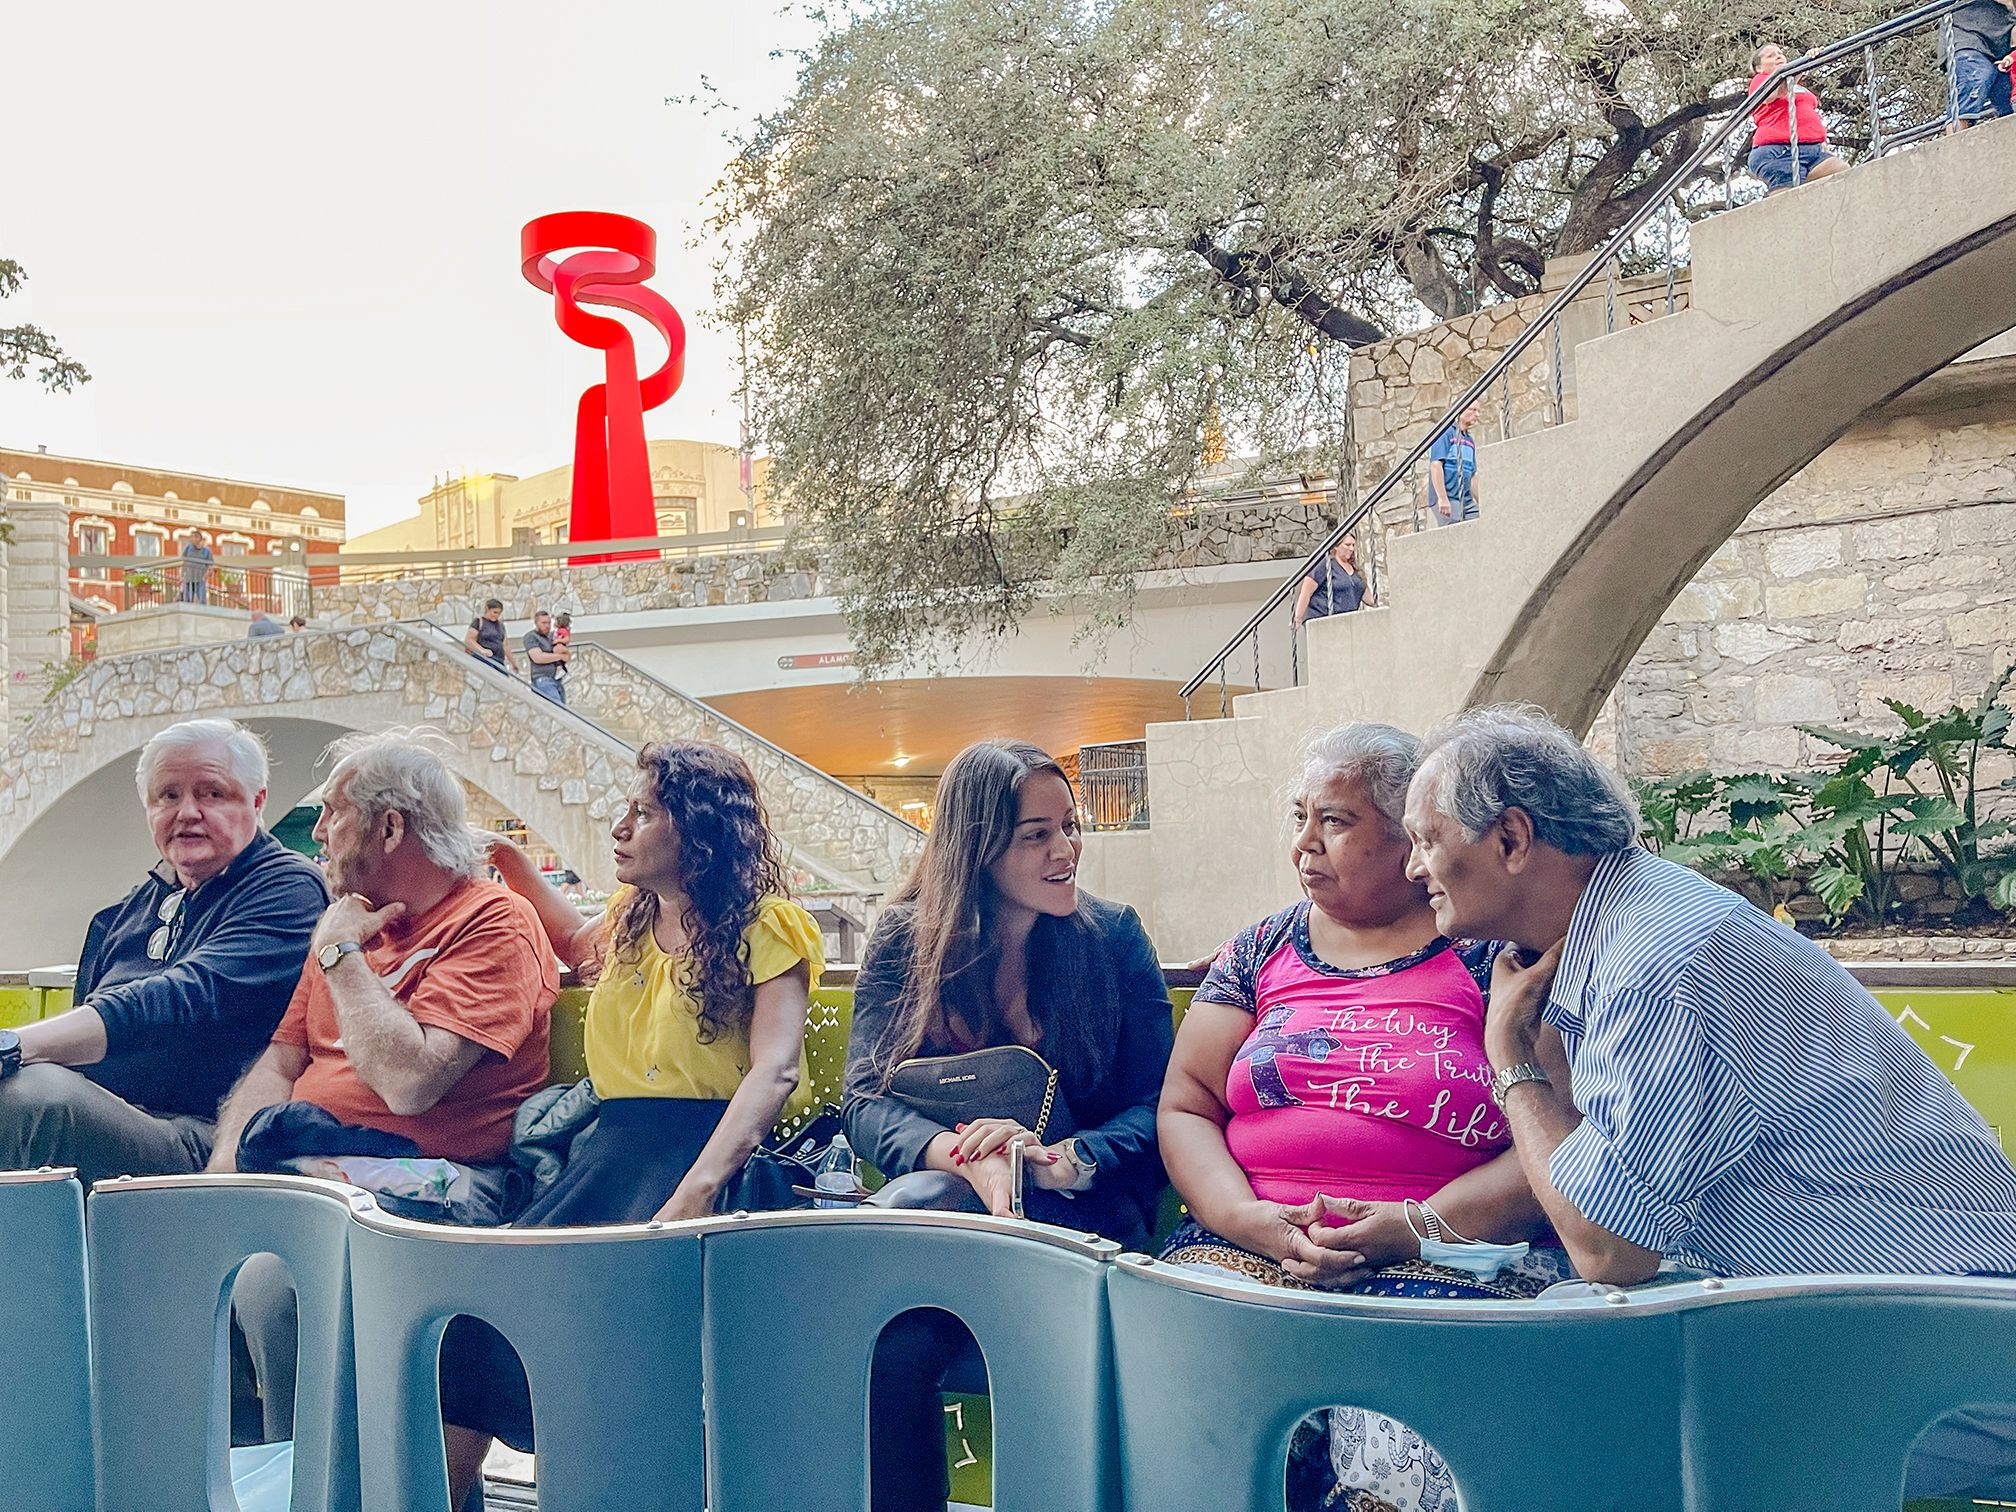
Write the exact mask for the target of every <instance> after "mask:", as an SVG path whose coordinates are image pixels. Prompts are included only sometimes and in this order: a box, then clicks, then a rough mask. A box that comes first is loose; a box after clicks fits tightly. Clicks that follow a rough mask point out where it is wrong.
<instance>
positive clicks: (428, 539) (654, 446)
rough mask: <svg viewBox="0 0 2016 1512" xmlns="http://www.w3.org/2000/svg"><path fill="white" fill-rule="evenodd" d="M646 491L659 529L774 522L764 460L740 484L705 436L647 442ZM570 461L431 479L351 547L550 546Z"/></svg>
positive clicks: (563, 511) (734, 455)
mask: <svg viewBox="0 0 2016 1512" xmlns="http://www.w3.org/2000/svg"><path fill="white" fill-rule="evenodd" d="M646 445H647V447H648V449H649V452H650V458H651V492H652V496H653V498H654V500H655V502H656V504H657V513H658V533H659V534H660V535H668V536H669V535H712V534H716V533H719V532H721V531H727V530H739V529H747V528H749V527H750V526H754V525H774V524H777V523H779V521H778V520H777V518H776V517H775V514H774V511H773V510H772V508H771V505H770V502H769V498H768V495H767V493H766V491H765V489H764V475H765V473H767V471H768V470H769V464H768V460H767V459H764V458H758V459H757V460H756V461H755V462H754V463H753V464H752V467H751V475H750V480H749V481H750V484H751V487H750V488H749V489H748V490H746V491H745V489H744V488H743V485H742V474H741V465H740V464H741V456H740V454H739V453H738V452H736V450H735V449H734V448H733V447H729V446H718V445H715V444H714V443H713V442H709V441H651V442H648V443H646ZM573 487H574V468H573V465H572V464H571V463H570V464H567V465H566V466H562V467H551V468H548V469H547V470H546V471H544V472H541V473H534V474H533V475H532V476H531V477H529V478H520V477H517V476H515V475H513V474H511V473H495V472H485V473H462V474H458V475H456V476H453V477H443V478H437V479H435V480H434V484H433V486H432V487H431V488H429V489H428V491H427V492H426V493H424V494H422V495H421V497H420V510H419V513H418V514H415V515H412V516H409V517H408V518H406V519H404V520H398V521H395V522H394V523H392V524H390V525H386V526H383V527H381V528H380V529H377V530H369V531H366V532H364V533H363V534H362V535H358V536H353V537H351V539H350V540H349V542H348V545H347V549H348V550H349V551H352V552H380V551H475V550H483V549H486V548H490V547H499V546H536V545H556V544H558V543H560V542H564V541H565V540H566V539H567V521H568V515H569V512H570V509H571V505H572V498H573Z"/></svg>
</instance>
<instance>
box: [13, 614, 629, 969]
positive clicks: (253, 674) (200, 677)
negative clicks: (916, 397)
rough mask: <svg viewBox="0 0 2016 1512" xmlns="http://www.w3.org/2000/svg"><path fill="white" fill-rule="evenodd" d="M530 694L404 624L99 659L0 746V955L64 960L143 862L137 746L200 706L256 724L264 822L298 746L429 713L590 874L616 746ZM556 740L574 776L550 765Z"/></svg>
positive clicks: (499, 791)
mask: <svg viewBox="0 0 2016 1512" xmlns="http://www.w3.org/2000/svg"><path fill="white" fill-rule="evenodd" d="M540 703H543V700H539V699H537V698H536V696H535V695H533V694H532V693H531V692H530V691H529V690H527V689H526V688H525V686H524V685H523V684H522V683H513V682H508V681H506V680H505V679H503V678H500V677H497V676H495V675H494V674H490V673H487V672H485V671H483V669H481V668H478V667H475V666H474V665H473V664H472V663H470V661H469V658H468V657H466V656H464V655H462V654H460V653H459V652H457V651H452V650H451V651H449V652H448V653H447V654H445V655H444V653H443V651H442V650H439V649H436V647H435V646H434V645H430V644H428V642H427V641H426V640H425V639H423V638H422V636H421V635H420V633H418V632H416V631H413V630H411V629H409V628H407V627H404V626H388V627H385V628H382V629H379V630H370V631H364V630H359V631H347V632H323V633H312V632H311V633H308V634H303V635H296V636H287V637H280V636H275V637H271V638H268V639H266V640H264V641H253V640H246V641H230V642H224V643H222V644H219V645H213V646H205V647H200V648H177V649H174V650H167V651H150V652H139V653H135V654H133V655H128V656H113V657H103V658H100V659H99V660H97V661H95V662H93V663H92V664H91V666H90V667H89V668H88V669H87V670H86V671H85V672H84V673H83V674H82V675H81V676H79V677H78V678H77V679H76V680H75V681H74V682H72V683H71V684H70V685H69V686H67V687H66V688H64V689H63V690H62V692H61V693H60V694H59V695H58V696H57V697H56V698H55V699H53V700H52V701H51V702H50V703H49V704H48V705H47V706H45V707H44V709H43V711H42V713H41V714H40V715H39V716H38V717H37V719H36V721H35V722H34V724H32V725H31V726H30V727H29V729H28V730H27V731H26V732H25V733H24V734H23V735H21V736H19V737H17V738H16V739H15V740H14V741H13V742H12V743H11V744H10V745H9V746H8V748H7V750H6V751H5V753H4V754H0V895H4V896H7V897H11V898H16V899H20V900H23V906H21V907H18V908H16V909H11V910H6V911H4V912H0V961H5V962H8V963H10V964H20V963H28V962H34V963H38V964H39V963H42V962H44V961H56V960H70V959H74V958H75V955H76V951H77V946H78V944H79V943H80V942H81V941H82V939H83V929H84V925H85V924H86V923H87V922H88V921H89V918H90V915H91V913H92V912H93V911H94V910H95V909H97V908H100V907H103V906H104V904H105V903H107V902H110V901H111V900H112V899H114V898H116V897H118V896H119V895H120V894H122V893H124V892H125V891H126V889H127V888H129V887H130V886H132V885H133V883H134V881H136V880H137V879H138V877H139V876H140V874H141V872H142V871H144V870H145V868H146V867H148V866H149V865H151V864H153V860H154V851H153V848H152V845H151V843H150V842H149V840H148V837H147V832H146V828H145V825H144V823H143V822H142V819H141V815H140V812H139V809H138V805H137V800H136V798H135V795H134V788H133V773H134V767H135V763H136V762H137V760H138V756H139V752H140V748H141V747H142V746H143V745H145V744H146V742H147V740H148V738H149V737H150V736H152V735H153V734H155V733H156V732H157V731H159V730H161V729H164V728H165V727H167V726H168V725H170V724H173V723H175V722H176V721H177V720H179V719H187V718H192V717H196V716H199V715H205V714H219V715H224V716H226V717H229V718H235V719H241V720H243V721H244V722H246V723H248V724H250V725H252V726H253V727H254V728H256V729H258V730H260V732H261V733H262V734H263V735H265V736H266V737H267V739H268V742H269V745H270V747H271V748H272V753H273V774H272V779H271V785H270V787H269V791H268V798H267V812H266V817H267V821H268V822H269V823H271V822H272V821H274V820H277V819H278V818H280V817H281V816H282V815H283V814H285V813H286V812H287V810H288V809H290V808H291V807H293V806H294V804H296V803H298V802H299V801H300V799H301V798H302V797H304V796H305V795H306V794H307V793H309V792H310V791H311V790H312V789H313V788H314V787H315V785H316V783H317V782H318V781H319V780H320V779H319V775H318V773H317V771H316V766H315V763H316V758H317V757H318V756H319V754H320V753H321V751H322V749H323V748H324V747H325V746H326V745H327V744H328V743H329V741H331V740H333V739H335V738H336V737H337V736H339V735H342V734H345V733H348V732H350V731H353V730H375V729H383V728H385V727H386V726H388V725H394V724H409V725H410V724H426V725H429V726H431V727H432V728H434V729H436V730H438V731H439V732H440V733H441V734H442V735H443V736H444V737H445V748H444V749H445V752H446V755H447V759H448V763H449V765H450V767H451V768H452V769H453V770H454V771H455V773H456V775H457V776H458V777H459V778H461V779H462V781H463V782H464V783H465V784H467V785H468V786H470V787H471V788H474V789H476V790H477V791H479V792H482V793H484V794H487V795H488V796H489V797H490V798H491V799H492V800H494V801H495V803H496V804H497V805H499V806H500V807H501V808H503V809H504V810H505V811H507V812H510V813H514V814H518V815H520V816H521V817H522V818H523V819H524V820H525V821H526V823H527V824H528V825H529V826H530V827H531V828H532V829H533V830H534V831H535V832H536V833H538V834H539V835H540V836H542V837H543V838H544V839H545V840H546V841H547V842H548V843H549V844H551V845H552V846H553V847H554V848H555V849H556V850H557V851H558V852H559V853H560V854H561V855H562V856H564V857H565V858H566V859H567V862H568V864H569V865H570V866H572V867H573V868H574V870H576V871H577V872H579V873H580V874H581V876H582V877H583V878H584V879H585V880H586V881H588V882H589V883H590V884H591V885H596V886H603V887H607V886H609V885H611V884H612V882H613V878H611V877H609V876H608V875H607V873H608V870H609V856H608V847H607V845H606V843H605V841H604V829H605V825H606V823H607V820H608V817H609V816H610V814H611V812H612V809H611V804H612V803H613V802H614V796H613V795H614V794H615V793H616V792H617V791H618V790H619V789H620V786H621V782H622V780H623V777H624V775H625V774H626V773H627V770H628V768H629V766H630V757H629V754H628V752H627V750H626V748H625V747H623V746H622V745H621V743H620V742H617V741H615V740H613V739H609V738H607V737H603V738H602V739H601V740H599V741H598V740H596V739H595V736H594V733H593V732H592V729H590V728H588V727H583V726H580V725H578V724H563V723H562V721H563V720H564V716H560V715H558V714H557V711H556V712H554V713H548V712H547V711H546V710H545V709H542V708H539V707H537V706H536V705H538V704H540ZM556 751H560V752H568V753H571V756H572V759H571V760H568V761H564V762H563V763H562V764H563V765H565V766H566V767H567V769H568V771H569V772H573V773H578V775H575V776H561V775H559V774H557V773H555V772H553V771H551V770H550V769H551V767H552V766H553V765H554V761H553V753H554V752H556ZM28 900H32V904H30V903H29V902H28Z"/></svg>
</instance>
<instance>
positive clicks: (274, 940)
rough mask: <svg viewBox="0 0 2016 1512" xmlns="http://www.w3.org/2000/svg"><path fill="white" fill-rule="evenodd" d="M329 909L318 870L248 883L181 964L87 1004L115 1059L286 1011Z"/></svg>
mask: <svg viewBox="0 0 2016 1512" xmlns="http://www.w3.org/2000/svg"><path fill="white" fill-rule="evenodd" d="M327 904H328V894H327V892H326V890H325V889H324V887H323V885H322V880H321V878H320V876H319V875H318V874H317V873H316V872H315V871H314V870H313V869H312V868H310V867H306V866H292V865H289V866H280V867H275V868H273V869H272V871H271V873H270V874H267V875H260V876H254V877H250V878H247V879H246V882H245V883H243V884H241V885H240V886H238V887H237V888H234V889H233V890H232V895H231V896H230V897H229V898H228V899H226V900H225V901H224V905H223V906H222V907H221V908H220V909H219V911H218V916H217V917H216V918H215V919H214V920H212V921H211V923H210V925H209V928H208V929H207V930H206V932H205V934H204V936H203V938H202V939H201V940H200V941H197V942H195V943H194V945H193V947H192V948H191V949H190V950H189V952H188V953H187V954H186V955H184V956H183V957H182V959H181V960H179V961H177V962H175V964H174V965H172V966H170V967H168V968H167V969H166V970H163V971H157V972H153V973H151V974H150V975H147V976H143V977H138V978H135V979H133V980H131V981H126V982H121V983H119V984H118V985H116V986H113V987H106V988H102V989H98V990H95V991H92V992H90V993H89V994H88V995H87V996H86V997H85V999H84V1001H85V1002H87V1003H89V1005H90V1006H91V1007H93V1008H95V1009H97V1010H98V1016H99V1017H100V1018H101V1019H103V1020H104V1021H105V1047H106V1055H107V1057H108V1058H109V1057H111V1056H114V1055H123V1054H127V1053H129V1052H131V1051H135V1050H147V1049H150V1048H152V1047H154V1046H155V1045H157V1044H160V1043H161V1042H162V1041H163V1040H164V1039H167V1038H170V1037H173V1036H175V1035H177V1034H179V1033H181V1032H182V1031H185V1030H188V1029H190V1028H199V1029H200V1028H214V1027H217V1026H220V1025H225V1024H231V1023H235V1022H239V1021H241V1020H246V1019H252V1018H258V1017H261V1016H269V1017H270V1015H271V1013H272V1005H273V1003H274V1002H275V1000H276V998H277V1000H278V1001H279V1002H280V1003H282V1004H283V1005H284V1004H285V1002H286V1000H287V994H288V993H289V992H291V991H292V990H293V985H294V983H295V982H296V981H297V980H298V979H299V978H300V975H301V968H302V965H303V963H304V962H305V961H306V960H307V958H308V939H309V936H310V935H312V934H313V933H314V932H315V923H316V921H317V920H318V919H320V918H321V917H322V910H323V909H324V908H325V907H326V906H327ZM94 975H95V973H94Z"/></svg>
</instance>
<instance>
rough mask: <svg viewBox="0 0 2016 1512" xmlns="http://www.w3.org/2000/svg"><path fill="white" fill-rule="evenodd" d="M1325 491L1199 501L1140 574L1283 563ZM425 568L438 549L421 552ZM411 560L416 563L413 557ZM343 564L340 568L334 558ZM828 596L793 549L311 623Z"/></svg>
mask: <svg viewBox="0 0 2016 1512" xmlns="http://www.w3.org/2000/svg"><path fill="white" fill-rule="evenodd" d="M1335 510H1336V506H1335V499H1334V497H1333V494H1332V492H1331V485H1330V484H1328V483H1327V482H1323V481H1316V482H1314V483H1313V484H1312V486H1311V487H1310V488H1309V489H1307V490H1284V489H1282V488H1279V487H1270V488H1268V489H1266V490H1263V491H1251V492H1248V493H1246V494H1245V495H1244V496H1243V497H1242V496H1241V495H1236V494H1235V495H1233V496H1232V497H1231V498H1230V499H1228V500H1226V501H1224V502H1211V503H1199V504H1198V505H1196V506H1195V507H1193V508H1190V509H1184V510H1178V511H1175V512H1173V513H1172V514H1171V515H1170V517H1169V519H1168V522H1167V527H1166V532H1165V535H1164V538H1163V540H1162V542H1161V543H1160V544H1159V545H1158V546H1157V548H1156V551H1155V553H1154V555H1153V556H1152V557H1151V558H1150V560H1149V562H1148V564H1147V566H1146V568H1145V569H1144V570H1146V571H1150V572H1155V571H1169V570H1181V569H1189V568H1208V567H1223V566H1228V565H1232V564H1236V563H1240V562H1267V561H1288V560H1292V559H1293V558H1295V557H1298V556H1303V555H1305V554H1307V552H1308V551H1309V549H1310V545H1311V539H1312V535H1313V537H1315V538H1317V539H1320V538H1321V537H1322V536H1323V534H1324V533H1326V532H1327V531H1328V530H1329V528H1330V525H1331V524H1332V523H1333V521H1334V519H1335ZM423 555H424V556H425V557H426V560H427V562H428V563H429V565H430V567H431V566H433V565H436V564H438V562H439V560H440V554H439V553H425V554H423ZM373 560H374V561H379V560H381V558H377V557H374V558H373ZM416 560H417V558H416ZM339 565H340V560H339ZM835 592H836V588H835V586H834V585H833V584H832V583H830V582H829V581H828V580H827V578H826V576H825V574H824V573H823V572H822V571H821V570H820V567H819V563H818V561H817V559H816V558H814V557H812V556H811V555H809V554H807V553H805V552H802V551H799V550H795V549H793V548H790V547H781V546H780V547H774V548H771V549H768V550H748V551H738V552H732V553H722V554H714V555H696V556H693V557H686V558H668V559H666V560H663V561H648V562H600V563H594V564H592V565H584V566H577V567H570V566H568V565H566V564H565V563H564V562H560V561H556V562H554V563H552V564H551V565H548V566H541V567H532V568H522V567H514V566H509V565H504V566H497V567H485V566H482V565H480V564H473V563H472V564H471V565H470V566H469V567H468V569H467V570H464V571H460V572H454V573H449V574H447V575H444V576H438V577H436V576H417V575H416V576H409V577H399V578H390V579H384V580H380V581H373V582H349V583H333V584H319V583H318V584H317V585H316V586H315V588H314V617H315V621H316V623H317V624H326V625H335V626H339V627H342V626H349V625H378V624H386V623H388V622H390V621H393V620H418V619H432V620H438V621H440V622H442V623H443V624H451V625H455V626H458V627H459V626H461V625H466V624H467V623H468V622H469V620H470V619H471V618H472V617H474V614H475V612H476V609H477V606H479V605H480V604H481V603H482V602H483V600H485V599H487V598H497V599H501V600H503V602H504V606H505V613H506V614H507V615H508V616H510V617H511V618H513V619H520V618H523V617H524V616H526V615H528V614H530V613H531V612H532V610H533V609H535V608H539V609H550V610H552V611H553V612H554V613H556V614H557V613H559V612H560V611H561V610H563V609H564V610H566V611H568V612H570V613H572V614H577V615H589V614H616V613H628V612H636V611H640V610H662V609H704V608H709V607H712V606H715V605H720V604H766V603H781V602H787V601H790V600H802V599H810V598H825V597H830V596H831V595H832V594H834V593H835Z"/></svg>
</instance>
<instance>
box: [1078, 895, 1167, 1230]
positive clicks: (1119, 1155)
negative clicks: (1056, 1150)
mask: <svg viewBox="0 0 2016 1512" xmlns="http://www.w3.org/2000/svg"><path fill="white" fill-rule="evenodd" d="M1100 922H1101V925H1102V930H1101V933H1102V935H1103V938H1104V944H1105V946H1106V949H1107V951H1108V952H1109V953H1110V957H1111V960H1112V967H1113V982H1114V986H1115V988H1116V990H1117V991H1118V992H1119V995H1120V1040H1119V1044H1118V1046H1117V1047H1116V1048H1115V1051H1114V1056H1113V1069H1112V1072H1111V1074H1110V1075H1109V1077H1108V1085H1109V1086H1110V1087H1111V1089H1112V1091H1111V1094H1110V1100H1108V1106H1112V1105H1114V1104H1116V1103H1117V1104H1118V1106H1119V1111H1118V1112H1116V1113H1114V1114H1113V1115H1112V1116H1111V1117H1109V1118H1108V1119H1107V1120H1106V1121H1105V1122H1104V1123H1101V1124H1098V1125H1095V1126H1094V1127H1092V1128H1089V1129H1080V1130H1079V1131H1078V1138H1080V1139H1082V1140H1084V1141H1085V1146H1086V1148H1087V1150H1089V1151H1090V1152H1091V1155H1092V1158H1093V1160H1094V1161H1096V1162H1097V1163H1098V1166H1099V1172H1098V1175H1097V1176H1096V1177H1095V1178H1094V1183H1093V1184H1094V1185H1095V1186H1104V1185H1105V1184H1106V1183H1107V1182H1109V1181H1117V1182H1119V1183H1121V1184H1123V1185H1125V1186H1126V1187H1128V1188H1130V1189H1135V1190H1141V1191H1146V1192H1148V1193H1149V1194H1150V1201H1151V1204H1152V1194H1153V1192H1154V1191H1155V1190H1156V1189H1157V1188H1159V1187H1160V1186H1161V1185H1162V1156H1161V1152H1160V1149H1159V1147H1158V1146H1157V1144H1156V1142H1155V1106H1156V1104H1157V1103H1158V1102H1159V1101H1160V1100H1161V1097H1162V1079H1163V1076H1164V1074H1165V1073H1166V1072H1167V1071H1168V1069H1169V1051H1170V1049H1171V1047H1172V1046H1174V1044H1175V1042H1176V1030H1175V1025H1174V1022H1173V1021H1172V1017H1171V1012H1170V1006H1169V989H1168V986H1167V985H1166V984H1165V983H1164V981H1163V979H1162V965H1161V963H1160V962H1159V961H1157V960H1156V959H1155V946H1154V943H1153V942H1152V941H1151V940H1149V938H1148V931H1147V930H1145V929H1144V928H1142V927H1141V916H1140V915H1139V914H1137V913H1136V912H1135V911H1134V910H1133V909H1131V908H1117V909H1114V910H1113V912H1112V913H1111V914H1109V915H1108V916H1107V917H1106V918H1104V919H1102V920H1101V921H1100Z"/></svg>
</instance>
